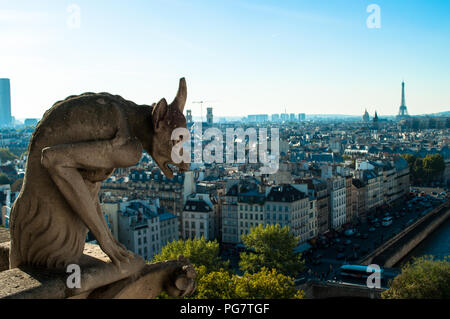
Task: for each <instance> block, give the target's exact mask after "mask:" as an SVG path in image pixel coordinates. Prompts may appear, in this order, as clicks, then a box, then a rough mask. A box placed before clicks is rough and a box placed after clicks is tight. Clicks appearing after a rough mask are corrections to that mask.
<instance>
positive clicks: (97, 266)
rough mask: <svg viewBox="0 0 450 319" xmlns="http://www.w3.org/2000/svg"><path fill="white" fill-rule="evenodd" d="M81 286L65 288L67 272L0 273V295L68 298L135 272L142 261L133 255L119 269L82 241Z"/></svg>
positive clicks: (22, 270) (33, 269) (31, 269)
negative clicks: (128, 261)
mask: <svg viewBox="0 0 450 319" xmlns="http://www.w3.org/2000/svg"><path fill="white" fill-rule="evenodd" d="M79 266H80V269H81V288H73V289H72V288H68V287H67V283H66V281H67V278H68V276H69V275H70V273H66V272H65V271H64V270H49V269H44V268H36V267H27V266H23V267H20V268H14V269H9V270H6V271H2V272H0V283H1V286H0V298H25V299H26V298H33V299H34V298H44V299H48V298H50V299H54V298H69V297H73V296H77V295H82V294H83V293H89V292H91V291H92V290H94V289H96V288H99V287H102V286H104V285H108V284H111V283H113V282H116V281H120V280H122V279H124V278H128V277H130V276H133V275H136V274H138V273H139V272H140V270H142V268H143V267H144V266H145V262H144V260H143V259H142V258H141V257H139V256H136V255H135V258H133V259H131V260H130V263H128V264H123V265H122V267H121V268H120V269H119V268H117V267H116V266H115V265H114V264H112V263H111V260H110V259H109V258H108V256H106V255H105V253H103V252H102V251H101V249H100V247H99V246H97V245H91V244H86V246H85V249H84V253H83V255H82V257H81V259H80V264H79Z"/></svg>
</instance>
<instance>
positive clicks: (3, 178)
mask: <svg viewBox="0 0 450 319" xmlns="http://www.w3.org/2000/svg"><path fill="white" fill-rule="evenodd" d="M7 184H11V181H10V180H9V178H8V176H7V175H6V174H4V173H0V185H7Z"/></svg>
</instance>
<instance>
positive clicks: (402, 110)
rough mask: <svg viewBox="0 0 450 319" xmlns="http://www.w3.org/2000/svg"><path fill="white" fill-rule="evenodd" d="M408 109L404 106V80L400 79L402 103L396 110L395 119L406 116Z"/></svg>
mask: <svg viewBox="0 0 450 319" xmlns="http://www.w3.org/2000/svg"><path fill="white" fill-rule="evenodd" d="M408 116H409V115H408V109H407V108H406V103H405V82H403V81H402V104H401V105H400V109H399V111H398V115H397V119H398V120H401V119H404V118H406V117H408Z"/></svg>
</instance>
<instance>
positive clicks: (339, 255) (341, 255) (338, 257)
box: [336, 253, 345, 260]
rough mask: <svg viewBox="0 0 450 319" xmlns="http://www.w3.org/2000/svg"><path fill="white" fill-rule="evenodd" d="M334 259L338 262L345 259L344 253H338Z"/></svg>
mask: <svg viewBox="0 0 450 319" xmlns="http://www.w3.org/2000/svg"><path fill="white" fill-rule="evenodd" d="M336 258H337V259H338V260H341V259H344V258H345V254H344V253H339V254H337V256H336Z"/></svg>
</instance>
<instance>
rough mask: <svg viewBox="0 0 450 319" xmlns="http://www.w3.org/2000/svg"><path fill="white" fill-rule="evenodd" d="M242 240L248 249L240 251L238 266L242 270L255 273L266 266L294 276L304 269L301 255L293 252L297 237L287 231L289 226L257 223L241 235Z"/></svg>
mask: <svg viewBox="0 0 450 319" xmlns="http://www.w3.org/2000/svg"><path fill="white" fill-rule="evenodd" d="M242 242H243V243H244V245H245V246H247V247H248V248H249V250H250V251H249V252H243V253H241V261H240V263H239V266H240V268H241V269H242V270H243V271H248V272H250V273H256V272H259V271H260V270H261V269H262V268H263V267H266V268H268V269H273V268H274V269H276V270H277V271H279V272H280V273H282V274H285V275H287V276H294V277H295V276H296V275H297V274H298V273H299V272H301V271H303V269H304V262H303V261H302V260H301V255H300V254H295V253H294V252H293V250H294V248H295V247H296V246H297V242H298V238H296V237H295V236H294V235H292V234H291V233H290V232H289V227H280V225H278V224H277V225H266V227H263V226H262V225H259V226H257V227H254V228H252V229H251V231H250V233H249V234H247V235H243V236H242Z"/></svg>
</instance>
